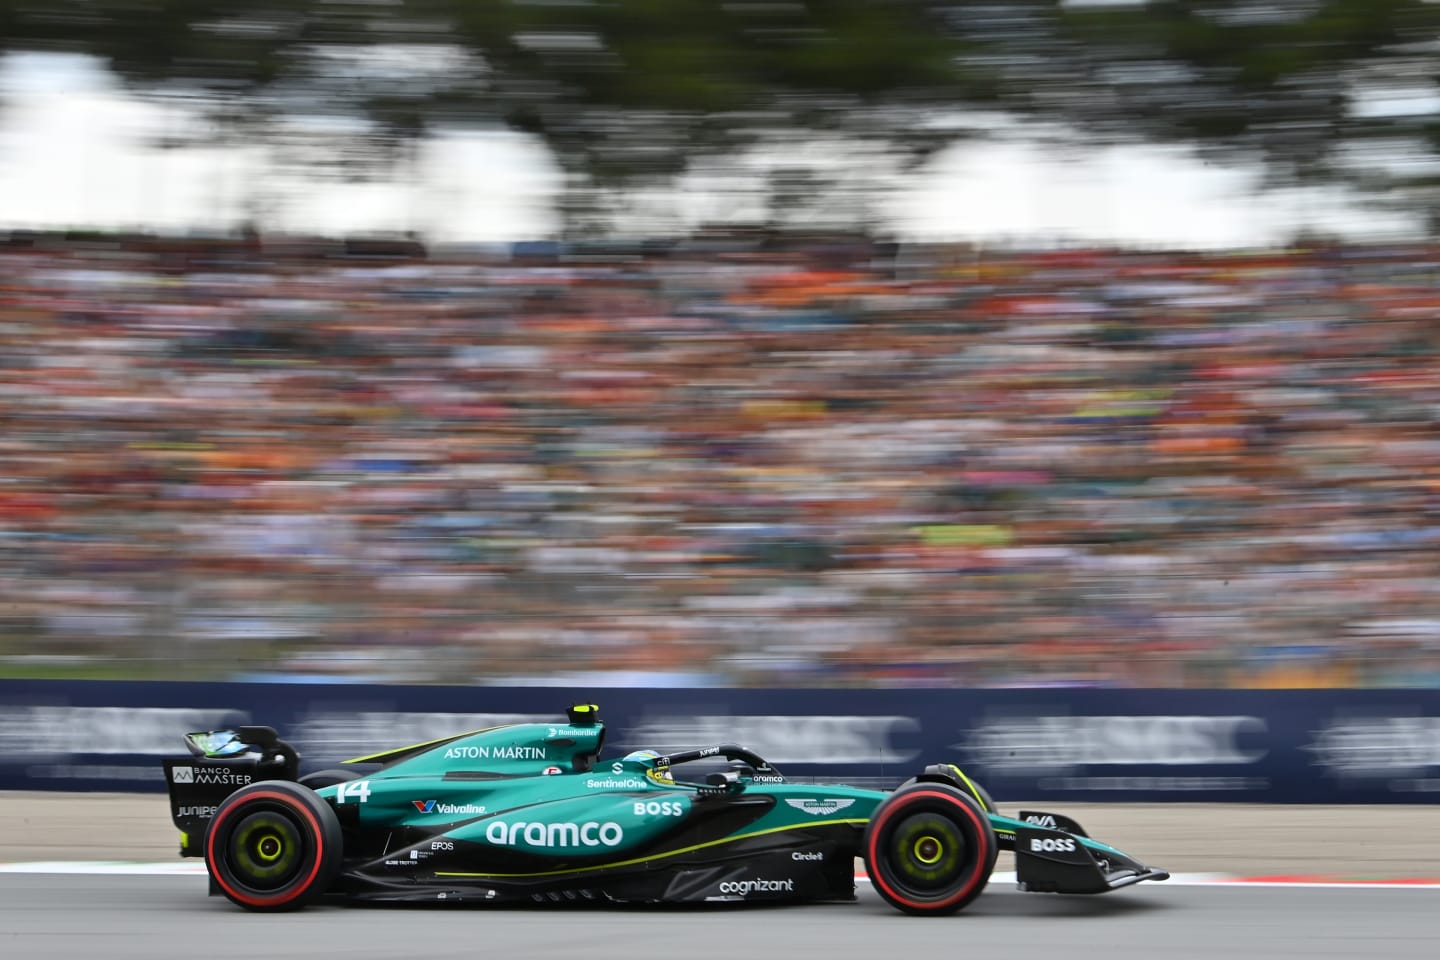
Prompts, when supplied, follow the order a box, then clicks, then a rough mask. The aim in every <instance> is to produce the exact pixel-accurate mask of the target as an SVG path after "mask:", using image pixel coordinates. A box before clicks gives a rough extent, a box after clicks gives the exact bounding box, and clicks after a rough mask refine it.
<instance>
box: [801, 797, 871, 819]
mask: <svg viewBox="0 0 1440 960" xmlns="http://www.w3.org/2000/svg"><path fill="white" fill-rule="evenodd" d="M785 802H786V803H788V804H790V806H792V807H794V808H795V809H796V810H804V811H805V812H806V813H808V814H810V815H811V816H812V817H823V816H827V815H828V814H832V813H836V812H838V811H840V810H844V809H845V808H846V807H848V806H850V805H851V804H852V803H854V802H855V801H854V800H811V799H805V800H788V799H787V800H786V801H785Z"/></svg>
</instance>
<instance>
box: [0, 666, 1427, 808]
mask: <svg viewBox="0 0 1440 960" xmlns="http://www.w3.org/2000/svg"><path fill="white" fill-rule="evenodd" d="M576 702H594V703H598V704H600V705H601V711H602V715H603V716H604V718H605V720H606V723H607V727H608V728H609V733H608V739H607V743H606V749H605V752H604V754H603V756H604V757H605V758H608V757H610V756H611V755H612V754H613V755H617V756H618V755H620V754H622V753H624V752H626V751H629V750H633V749H639V748H642V747H650V748H654V749H657V750H660V751H662V752H672V751H675V750H678V749H681V748H685V747H694V746H704V745H707V744H713V743H722V742H723V743H739V744H741V745H744V746H748V747H750V748H751V749H753V750H755V751H756V752H758V753H759V754H761V755H762V756H764V757H765V758H766V759H768V760H770V761H772V762H773V763H775V764H776V765H777V766H778V767H779V768H780V769H781V770H782V771H783V772H784V773H785V774H787V775H799V776H802V777H826V778H835V779H840V780H845V781H847V782H871V783H883V784H885V785H893V784H896V783H899V782H900V781H902V780H904V779H905V778H907V777H909V776H911V775H913V774H914V773H915V772H917V771H918V770H919V769H920V768H921V767H922V766H924V765H925V764H927V763H955V764H958V765H960V766H961V767H963V768H964V769H965V770H966V771H967V772H968V773H969V774H971V775H972V776H974V777H976V778H978V779H979V780H981V781H982V782H984V783H985V785H986V786H987V787H988V788H989V789H990V791H991V793H992V794H994V796H995V797H996V798H997V799H1000V800H1008V799H1024V800H1055V801H1065V800H1072V801H1073V800H1125V801H1133V802H1154V801H1165V800H1185V801H1192V802H1200V801H1207V802H1208V801H1245V802H1275V803H1385V802H1391V803H1424V802H1429V801H1430V800H1431V799H1432V798H1440V691H1429V690H1279V691H1241V690H1094V689H1076V690H1059V689H1034V690H989V689H981V690H928V689H927V690H913V689H912V690H830V689H824V690H773V689H770V690H766V689H713V688H707V689H694V690H681V689H655V690H645V689H636V688H618V689H569V688H561V687H503V688H502V687H420V686H381V685H304V684H252V683H146V682H121V681H115V682H104V681H93V682H63V681H37V680H23V681H22V680H0V789H6V790H118V791H147V790H156V791H158V790H162V789H163V788H164V783H163V781H162V779H161V767H160V761H161V760H162V759H163V758H165V757H174V756H183V755H184V747H183V745H182V742H181V737H182V735H183V734H184V733H186V732H188V731H194V730H213V729H218V728H223V727H226V726H232V725H237V724H242V723H251V724H265V725H268V726H272V727H275V728H276V729H277V730H279V731H280V734H281V736H283V737H285V738H286V739H287V740H289V741H290V742H291V743H293V744H294V745H295V746H297V747H298V748H299V750H300V752H301V754H302V757H303V763H302V769H305V770H311V769H318V768H320V767H322V766H333V765H334V764H335V763H336V762H338V761H340V760H343V759H346V758H348V757H353V756H359V755H363V754H367V753H373V752H376V751H378V750H381V749H383V748H388V747H397V746H402V745H405V744H409V743H419V742H423V741H427V740H433V739H437V738H440V737H445V736H449V735H453V734H455V733H460V732H463V731H466V730H473V729H477V728H480V727H486V726H491V725H494V724H496V723H505V722H510V721H515V720H535V721H540V722H549V721H553V720H555V719H556V718H557V717H559V716H560V715H561V714H562V713H563V710H564V708H565V707H566V706H567V705H569V704H571V703H576Z"/></svg>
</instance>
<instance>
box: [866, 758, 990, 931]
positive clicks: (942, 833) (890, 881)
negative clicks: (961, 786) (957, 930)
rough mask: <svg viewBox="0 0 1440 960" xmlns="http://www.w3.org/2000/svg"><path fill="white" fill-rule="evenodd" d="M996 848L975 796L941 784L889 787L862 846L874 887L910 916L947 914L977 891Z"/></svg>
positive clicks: (888, 900) (987, 821)
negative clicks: (891, 792) (888, 793)
mask: <svg viewBox="0 0 1440 960" xmlns="http://www.w3.org/2000/svg"><path fill="white" fill-rule="evenodd" d="M999 849H1000V848H999V844H998V843H997V842H996V840H995V831H994V829H993V828H992V827H991V826H990V820H989V818H988V817H987V816H986V815H985V811H984V810H982V809H980V804H979V803H977V802H976V801H975V798H974V797H971V796H969V795H967V794H965V793H964V792H962V791H960V790H958V789H956V788H955V787H952V786H950V785H949V784H943V783H916V784H911V785H909V786H904V787H901V788H900V789H899V790H896V791H895V792H894V793H893V794H891V795H890V796H889V797H888V798H886V799H885V801H884V802H883V803H881V804H880V806H878V807H877V808H876V809H875V813H874V814H873V815H872V816H871V817H870V823H869V824H868V825H867V826H866V828H865V839H864V843H863V845H862V851H863V855H864V859H865V869H866V871H867V872H868V873H869V874H870V882H871V886H873V887H874V888H875V892H876V893H878V894H880V896H881V897H882V898H883V899H884V900H885V901H886V902H887V903H889V904H890V905H891V906H892V907H895V908H896V909H897V910H901V911H903V912H905V913H910V914H916V915H944V914H951V913H954V912H955V911H957V910H959V909H960V908H961V907H964V906H965V905H966V904H968V903H970V901H972V900H974V899H975V898H976V897H978V896H979V895H980V892H981V891H982V890H984V889H985V884H986V883H988V882H989V880H990V873H991V871H992V870H994V869H995V856H996V854H998V853H999Z"/></svg>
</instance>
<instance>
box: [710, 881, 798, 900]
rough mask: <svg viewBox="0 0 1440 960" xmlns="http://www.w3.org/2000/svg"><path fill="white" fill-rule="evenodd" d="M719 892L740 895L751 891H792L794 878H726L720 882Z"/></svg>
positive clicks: (793, 889) (746, 894) (748, 893)
mask: <svg viewBox="0 0 1440 960" xmlns="http://www.w3.org/2000/svg"><path fill="white" fill-rule="evenodd" d="M720 892H721V893H738V894H739V895H740V896H742V897H746V896H749V895H750V894H752V893H794V892H795V881H794V880H726V881H725V882H724V883H722V884H720Z"/></svg>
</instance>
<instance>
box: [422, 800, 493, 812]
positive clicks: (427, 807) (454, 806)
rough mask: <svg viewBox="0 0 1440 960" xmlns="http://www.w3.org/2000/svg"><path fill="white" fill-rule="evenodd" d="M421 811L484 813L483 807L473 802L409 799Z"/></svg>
mask: <svg viewBox="0 0 1440 960" xmlns="http://www.w3.org/2000/svg"><path fill="white" fill-rule="evenodd" d="M410 802H411V803H413V804H415V809H416V810H419V811H420V812H421V813H484V812H485V808H484V807H482V806H479V805H477V804H474V803H437V802H436V801H434V800H411V801H410Z"/></svg>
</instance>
